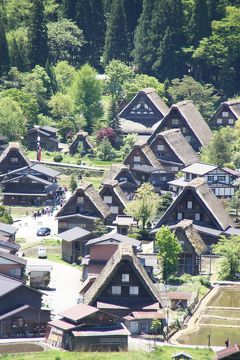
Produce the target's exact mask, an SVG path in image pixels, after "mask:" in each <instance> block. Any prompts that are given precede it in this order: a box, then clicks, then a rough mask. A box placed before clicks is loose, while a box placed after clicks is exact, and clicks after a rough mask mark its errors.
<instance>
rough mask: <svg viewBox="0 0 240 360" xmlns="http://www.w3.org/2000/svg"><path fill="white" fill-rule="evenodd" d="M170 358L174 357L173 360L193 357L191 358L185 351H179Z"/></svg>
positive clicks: (189, 359)
mask: <svg viewBox="0 0 240 360" xmlns="http://www.w3.org/2000/svg"><path fill="white" fill-rule="evenodd" d="M172 359H175V360H191V359H193V358H192V356H191V355H189V354H187V353H184V352H180V353H177V354H175V355H173V356H172Z"/></svg>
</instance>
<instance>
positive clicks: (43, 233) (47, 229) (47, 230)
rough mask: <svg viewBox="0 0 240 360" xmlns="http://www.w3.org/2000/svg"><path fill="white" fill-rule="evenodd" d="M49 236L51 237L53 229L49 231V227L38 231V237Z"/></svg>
mask: <svg viewBox="0 0 240 360" xmlns="http://www.w3.org/2000/svg"><path fill="white" fill-rule="evenodd" d="M47 235H51V229H49V228H48V227H41V228H40V229H38V231H37V236H47Z"/></svg>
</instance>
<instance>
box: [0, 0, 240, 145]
mask: <svg viewBox="0 0 240 360" xmlns="http://www.w3.org/2000/svg"><path fill="white" fill-rule="evenodd" d="M0 10H1V12H0V15H1V16H0V76H1V82H0V126H1V128H2V124H3V123H4V124H5V125H4V127H3V128H2V132H3V135H6V136H7V137H8V139H9V140H19V139H24V134H25V132H26V129H28V128H31V127H32V126H33V125H35V124H54V125H56V126H57V127H58V128H59V134H60V135H61V137H62V140H63V141H65V140H67V139H66V136H67V135H66V134H68V133H69V132H75V131H77V130H78V129H79V128H83V129H84V130H87V131H88V132H90V133H91V132H93V131H94V130H95V129H99V128H101V127H103V126H110V127H112V128H115V130H116V127H117V124H115V123H114V119H115V116H116V114H117V112H118V111H119V104H120V102H121V101H122V100H123V98H127V99H130V98H131V96H133V95H134V94H135V93H136V92H137V91H138V90H139V89H140V88H143V87H148V86H153V87H155V88H156V89H157V91H158V93H159V94H160V95H161V96H162V97H163V98H165V100H166V101H167V102H168V104H169V105H171V104H172V103H174V102H176V101H180V100H183V99H186V98H190V99H192V100H193V101H194V102H195V104H196V105H197V106H198V108H199V109H200V111H201V112H202V114H203V116H204V117H205V119H206V120H208V119H209V117H210V116H211V114H212V113H213V111H214V110H215V109H216V107H217V105H218V104H219V102H220V101H221V100H224V99H228V98H233V97H237V96H238V94H239V91H240V71H239V70H240V69H239V68H240V31H239V30H240V21H239V19H240V2H239V0H151V1H149V0H21V1H19V0H1V2H0ZM115 60H119V61H115ZM101 73H106V74H107V75H108V77H107V80H105V81H99V80H96V75H97V74H101ZM130 80H131V81H130ZM103 95H104V97H103ZM105 95H108V96H107V97H106V96H105Z"/></svg>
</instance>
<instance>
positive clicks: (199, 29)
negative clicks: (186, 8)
mask: <svg viewBox="0 0 240 360" xmlns="http://www.w3.org/2000/svg"><path fill="white" fill-rule="evenodd" d="M210 33H211V21H210V18H209V10H208V2H207V0H194V4H193V12H192V17H191V20H190V39H191V45H193V46H195V47H196V46H197V45H198V44H199V41H200V40H201V39H202V38H204V37H208V36H209V35H210Z"/></svg>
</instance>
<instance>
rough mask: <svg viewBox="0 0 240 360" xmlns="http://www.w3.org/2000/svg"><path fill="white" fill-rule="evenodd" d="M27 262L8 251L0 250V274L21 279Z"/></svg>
mask: <svg viewBox="0 0 240 360" xmlns="http://www.w3.org/2000/svg"><path fill="white" fill-rule="evenodd" d="M26 264H27V260H26V259H24V258H22V257H19V256H17V255H13V254H10V252H8V251H3V249H2V250H0V273H2V274H6V275H9V276H12V277H14V278H16V279H20V280H21V279H23V276H24V272H25V268H26Z"/></svg>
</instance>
